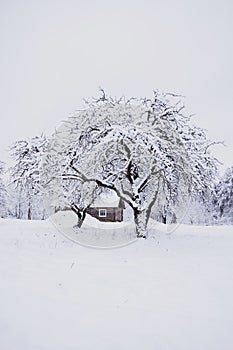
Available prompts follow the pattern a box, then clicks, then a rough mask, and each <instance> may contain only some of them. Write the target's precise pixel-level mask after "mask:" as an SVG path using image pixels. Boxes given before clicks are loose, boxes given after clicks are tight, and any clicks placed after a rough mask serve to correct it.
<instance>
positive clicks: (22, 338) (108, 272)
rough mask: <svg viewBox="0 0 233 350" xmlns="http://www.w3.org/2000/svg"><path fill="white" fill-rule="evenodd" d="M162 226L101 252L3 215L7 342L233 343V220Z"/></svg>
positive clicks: (12, 347) (207, 346)
mask: <svg viewBox="0 0 233 350" xmlns="http://www.w3.org/2000/svg"><path fill="white" fill-rule="evenodd" d="M161 227H162V226H161ZM162 229H163V230H164V233H163V232H160V233H159V232H157V233H155V234H154V235H153V236H152V237H151V238H149V239H148V240H140V241H137V242H136V243H132V244H130V245H127V246H125V247H123V248H120V249H108V250H101V249H90V248H89V249H88V248H85V247H82V246H80V245H78V244H76V243H73V242H72V241H70V240H67V239H66V238H64V237H63V236H62V235H61V233H59V232H57V231H56V229H55V228H54V227H53V226H52V224H51V223H50V222H49V221H45V222H36V221H34V222H33V221H32V222H30V221H17V220H3V219H1V220H0V283H1V285H0V287H1V288H0V349H1V350H52V349H54V350H93V349H95V350H131V349H133V350H137V349H140V350H141V349H145V350H152V349H153V350H232V349H233V332H232V330H233V253H232V252H233V227H232V226H229V227H214V228H213V227H205V228H203V227H188V226H180V227H179V228H178V229H177V230H176V231H175V232H174V233H172V234H171V235H167V234H166V233H165V231H166V229H165V228H162Z"/></svg>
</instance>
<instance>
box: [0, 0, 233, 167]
mask: <svg viewBox="0 0 233 350" xmlns="http://www.w3.org/2000/svg"><path fill="white" fill-rule="evenodd" d="M232 16H233V1H232V0H212V1H205V0H192V1H189V0H183V1H179V0H176V1H175V0H174V1H172V0H170V1H166V0H157V1H156V0H154V1H149V0H143V1H142V0H140V1H139V0H132V1H131V0H118V1H104V0H103V1H98V0H96V1H88V0H86V1H79V0H73V1H72V0H63V1H59V0H56V1H55V0H37V1H36V0H28V1H26V0H20V1H18V0H14V1H13V0H5V1H4V0H0V49H1V54H0V76H1V79H0V96H1V131H0V159H2V160H5V157H6V149H7V146H8V145H10V144H11V143H12V142H13V141H15V140H18V139H23V138H26V137H32V136H35V135H37V134H40V133H41V132H42V131H45V132H47V133H51V132H52V131H53V130H54V128H55V127H57V126H59V125H60V122H61V120H64V119H65V118H66V117H67V116H69V115H70V114H71V113H72V112H73V111H74V110H75V109H78V108H80V107H81V106H82V99H83V98H85V97H91V96H96V95H97V94H98V88H99V86H102V87H103V88H104V89H105V90H106V91H107V93H109V94H111V95H114V96H115V95H117V96H118V95H123V94H124V95H126V96H132V95H136V96H146V95H150V94H151V92H152V90H153V89H159V90H161V91H170V92H176V93H180V94H183V95H185V96H186V106H187V109H188V112H189V113H195V114H196V116H195V117H194V119H193V122H195V124H197V125H199V126H201V127H204V128H206V129H208V131H209V135H210V137H211V138H213V139H220V140H225V143H226V144H227V146H228V147H221V146H218V147H215V150H216V155H217V156H218V157H219V158H220V160H221V161H223V162H224V168H225V167H226V166H229V165H232V164H233V161H232V152H233V138H232V127H233V121H232V107H233V101H232V93H233V69H232V62H233V57H232V56H233V40H232V34H233V21H232Z"/></svg>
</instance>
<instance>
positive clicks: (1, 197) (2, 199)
mask: <svg viewBox="0 0 233 350" xmlns="http://www.w3.org/2000/svg"><path fill="white" fill-rule="evenodd" d="M3 174H4V163H3V162H1V161H0V217H5V216H6V212H7V208H6V186H5V184H4V181H3V178H2V176H3Z"/></svg>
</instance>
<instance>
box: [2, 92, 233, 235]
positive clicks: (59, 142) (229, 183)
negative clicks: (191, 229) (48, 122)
mask: <svg viewBox="0 0 233 350" xmlns="http://www.w3.org/2000/svg"><path fill="white" fill-rule="evenodd" d="M214 143H215V142H212V141H211V140H209V138H208V135H207V134H206V132H205V131H204V130H203V129H201V128H198V127H195V126H193V125H192V124H191V123H190V117H189V116H186V115H185V114H184V105H183V104H182V100H181V99H180V97H179V96H177V95H174V94H160V93H159V92H157V91H155V92H154V94H153V97H152V98H144V99H136V98H131V99H126V98H124V97H122V98H120V99H117V98H112V97H108V96H106V94H105V92H104V91H103V90H101V93H100V97H99V98H97V99H91V100H90V101H86V107H85V108H84V109H83V110H81V111H78V112H77V113H76V114H75V115H73V116H72V117H70V118H69V119H67V120H66V121H65V122H64V124H63V126H62V128H60V129H59V130H57V131H56V132H55V133H54V135H52V137H50V138H48V137H46V136H45V135H44V134H43V135H40V136H36V137H33V138H31V139H27V140H19V141H16V142H15V143H14V144H13V145H11V147H10V156H11V159H12V166H10V167H8V168H7V167H6V165H4V164H3V163H2V162H1V163H0V215H1V217H14V218H18V219H29V220H30V219H45V218H46V217H47V215H48V214H50V213H51V212H53V211H54V212H55V211H56V210H59V209H64V208H70V209H71V210H73V211H75V212H76V214H77V216H78V223H79V224H80V226H81V224H82V221H83V220H84V218H85V213H86V209H87V208H88V207H89V206H90V205H91V203H92V202H93V200H94V198H96V196H98V194H99V193H100V192H101V191H104V190H112V191H115V192H116V193H117V195H118V196H119V197H120V198H122V199H123V200H124V201H125V203H126V204H127V205H128V206H129V207H130V208H131V209H132V212H133V217H134V221H135V224H136V227H137V233H138V236H142V237H144V236H145V232H146V226H147V222H148V219H149V217H151V218H154V219H155V220H157V221H160V222H163V223H169V222H176V221H177V220H180V217H179V215H180V212H181V207H182V206H184V205H186V203H188V202H189V210H188V211H187V213H186V216H185V217H184V219H183V220H184V222H186V223H190V224H233V205H232V204H233V203H232V201H233V199H232V198H233V197H232V196H233V167H231V168H229V169H227V171H226V172H225V174H224V175H223V176H222V177H221V176H220V175H219V171H218V168H219V164H218V161H217V160H216V159H215V158H214V156H213V155H212V153H211V146H212V144H214ZM46 200H47V202H46ZM43 201H45V202H46V203H49V207H50V209H51V211H50V212H49V213H46V212H45V209H44V203H43ZM45 207H46V208H48V205H47V204H46V205H45Z"/></svg>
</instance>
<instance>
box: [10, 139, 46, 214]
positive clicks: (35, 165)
mask: <svg viewBox="0 0 233 350" xmlns="http://www.w3.org/2000/svg"><path fill="white" fill-rule="evenodd" d="M46 144H47V138H46V136H45V135H41V136H36V137H33V138H31V139H29V140H20V141H16V142H15V143H14V144H13V145H12V146H11V148H10V151H11V157H12V160H13V166H12V167H11V168H10V183H9V187H8V190H9V192H10V193H11V195H12V193H13V192H14V199H15V200H13V201H12V202H11V212H12V215H13V216H15V217H17V218H27V219H29V220H30V219H32V218H44V215H45V213H44V209H43V204H42V197H41V187H40V166H41V162H42V157H43V154H44V152H45V148H46Z"/></svg>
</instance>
